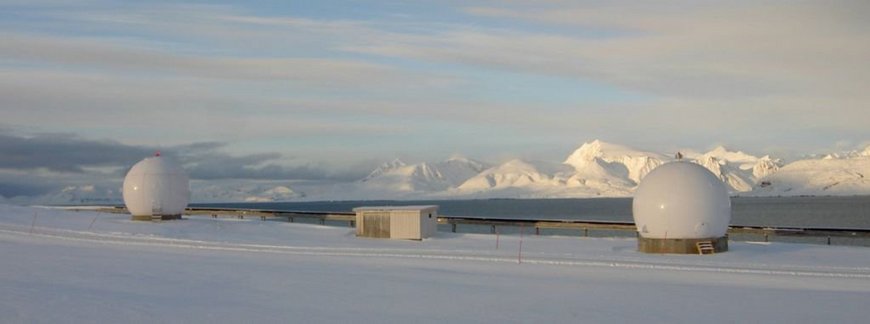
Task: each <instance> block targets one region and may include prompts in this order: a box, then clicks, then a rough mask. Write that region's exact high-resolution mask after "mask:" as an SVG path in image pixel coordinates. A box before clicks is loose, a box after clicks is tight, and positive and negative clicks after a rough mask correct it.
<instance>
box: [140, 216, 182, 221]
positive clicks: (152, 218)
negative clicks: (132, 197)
mask: <svg viewBox="0 0 870 324" xmlns="http://www.w3.org/2000/svg"><path fill="white" fill-rule="evenodd" d="M130 219H131V220H134V221H165V220H173V219H181V215H133V216H132V217H131V218H130Z"/></svg>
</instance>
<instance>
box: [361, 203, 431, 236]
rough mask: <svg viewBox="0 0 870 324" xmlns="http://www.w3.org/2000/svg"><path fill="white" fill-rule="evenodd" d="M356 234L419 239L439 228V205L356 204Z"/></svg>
mask: <svg viewBox="0 0 870 324" xmlns="http://www.w3.org/2000/svg"><path fill="white" fill-rule="evenodd" d="M353 211H354V212H356V235H357V236H361V237H374V238H390V239H406V240H422V239H424V238H427V237H430V236H433V235H435V233H436V232H437V231H438V206H379V207H358V208H354V209H353Z"/></svg>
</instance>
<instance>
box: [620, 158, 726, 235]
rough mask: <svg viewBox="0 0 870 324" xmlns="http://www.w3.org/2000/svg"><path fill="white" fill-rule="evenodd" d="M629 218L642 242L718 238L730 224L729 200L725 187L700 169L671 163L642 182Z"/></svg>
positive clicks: (662, 166)
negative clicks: (647, 239) (644, 239)
mask: <svg viewBox="0 0 870 324" xmlns="http://www.w3.org/2000/svg"><path fill="white" fill-rule="evenodd" d="M632 214H633V215H634V222H635V224H636V225H637V231H638V232H639V233H640V236H642V237H644V238H653V239H702V238H719V237H723V236H725V233H726V232H727V231H728V225H729V224H730V223H731V198H730V197H729V196H728V190H727V189H726V188H725V184H724V183H722V181H721V180H719V178H717V177H716V176H715V175H713V173H711V172H710V171H708V170H707V169H706V168H704V167H703V166H700V165H697V164H695V163H690V162H682V161H680V162H672V163H666V164H663V165H661V166H659V167H657V168H655V169H653V170H652V171H651V172H650V173H649V174H647V175H646V177H644V178H643V180H642V181H641V183H640V185H638V187H637V190H636V191H635V193H634V200H633V202H632Z"/></svg>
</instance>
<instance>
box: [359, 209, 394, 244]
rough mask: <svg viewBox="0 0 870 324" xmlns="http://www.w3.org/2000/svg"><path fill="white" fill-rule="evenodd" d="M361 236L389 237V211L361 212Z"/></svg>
mask: <svg viewBox="0 0 870 324" xmlns="http://www.w3.org/2000/svg"><path fill="white" fill-rule="evenodd" d="M363 233H364V234H363V236H368V237H379V238H390V213H388V212H368V213H365V214H363Z"/></svg>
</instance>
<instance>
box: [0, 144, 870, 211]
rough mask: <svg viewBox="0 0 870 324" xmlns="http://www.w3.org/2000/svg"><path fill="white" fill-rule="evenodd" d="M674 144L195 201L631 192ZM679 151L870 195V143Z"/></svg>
mask: <svg viewBox="0 0 870 324" xmlns="http://www.w3.org/2000/svg"><path fill="white" fill-rule="evenodd" d="M675 154H676V152H674V153H668V154H660V153H654V152H648V151H644V150H637V149H633V148H630V147H627V146H623V145H618V144H612V143H606V142H602V141H599V140H595V141H592V142H588V143H585V144H583V145H582V146H580V147H579V148H578V149H577V150H575V151H574V152H572V153H571V154H569V155H568V157H567V158H566V159H565V160H564V161H562V162H541V161H523V160H511V161H508V162H505V163H502V164H498V165H489V164H487V163H483V162H478V161H474V160H471V159H467V158H463V157H454V158H451V159H448V160H446V161H441V162H435V163H418V164H407V163H405V162H403V161H401V160H394V161H392V162H388V163H384V164H383V165H381V166H380V167H378V168H377V169H375V170H374V171H372V172H371V173H370V174H369V175H368V176H366V177H365V178H363V179H360V180H358V181H355V182H351V183H301V182H298V181H297V182H293V181H242V180H235V181H228V180H221V181H193V182H191V192H192V197H191V201H192V202H194V203H196V202H200V203H201V202H233V201H291V200H295V201H298V200H309V201H310V200H371V199H397V200H408V199H470V198H584V197H629V196H631V194H632V193H633V192H634V190H635V189H636V188H637V185H638V183H640V181H641V179H643V177H644V176H645V175H646V174H647V173H649V172H650V171H651V170H652V169H654V168H655V167H657V166H659V165H662V164H664V163H667V162H670V161H673V160H674V159H675V157H674V155H675ZM682 155H683V159H684V160H688V161H691V162H694V163H698V164H700V165H703V166H704V167H706V168H707V169H708V170H710V171H711V172H713V174H714V175H716V176H717V177H718V178H719V179H721V180H722V181H723V182H724V183H725V184H726V185H727V186H728V189H729V192H730V193H731V194H732V195H870V181H868V179H866V178H865V175H870V147H868V149H866V150H864V151H855V152H843V153H837V154H830V155H826V156H823V157H815V158H810V159H806V160H800V161H795V162H792V163H789V164H784V163H783V161H782V160H780V159H775V158H771V157H770V156H763V157H756V156H752V155H749V154H746V153H743V152H740V151H736V152H735V151H729V150H728V149H726V148H724V147H721V146H720V147H717V148H715V149H713V150H711V151H709V152H706V153H696V152H692V151H689V150H685V151H682ZM119 188H120V184H119V187H118V188H95V187H94V186H93V185H82V186H74V187H69V188H66V189H64V190H62V191H60V192H57V193H54V194H50V195H46V196H43V197H39V198H38V199H36V201H32V200H30V201H21V200H16V199H11V200H9V201H8V202H10V203H41V204H63V203H85V204H94V203H120V189H119ZM0 198H2V197H0ZM0 201H2V200H0Z"/></svg>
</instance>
